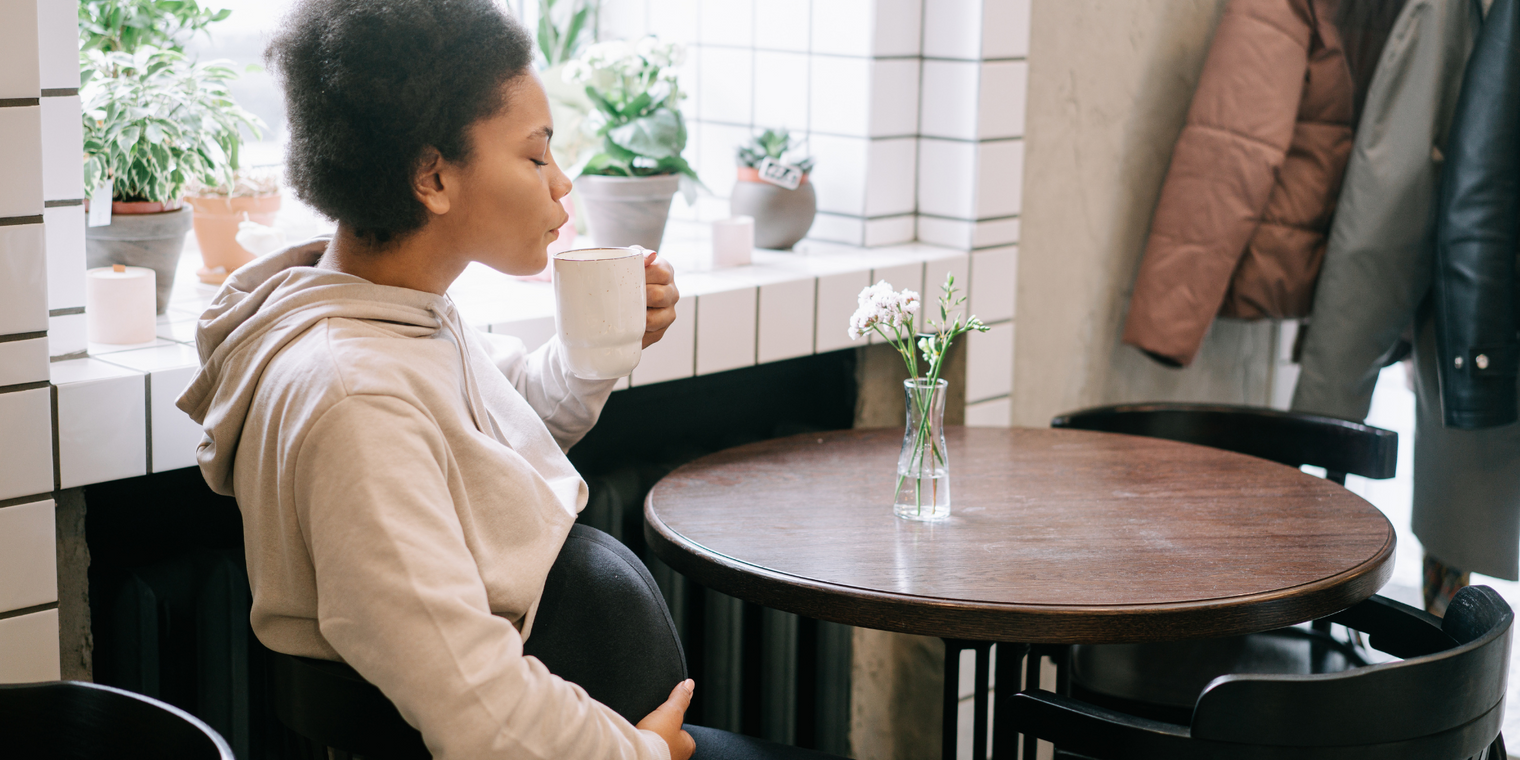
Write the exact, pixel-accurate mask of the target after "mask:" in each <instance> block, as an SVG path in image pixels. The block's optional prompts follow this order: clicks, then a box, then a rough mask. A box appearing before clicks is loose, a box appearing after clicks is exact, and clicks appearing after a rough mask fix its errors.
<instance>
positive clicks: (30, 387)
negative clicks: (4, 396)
mask: <svg viewBox="0 0 1520 760" xmlns="http://www.w3.org/2000/svg"><path fill="white" fill-rule="evenodd" d="M50 384H51V383H49V382H48V381H46V380H38V381H37V382H34V383H16V384H15V385H4V386H0V393H20V392H22V391H35V390H40V389H42V388H46V387H48V386H49V385H50Z"/></svg>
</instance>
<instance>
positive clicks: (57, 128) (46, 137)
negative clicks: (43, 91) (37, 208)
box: [41, 95, 85, 201]
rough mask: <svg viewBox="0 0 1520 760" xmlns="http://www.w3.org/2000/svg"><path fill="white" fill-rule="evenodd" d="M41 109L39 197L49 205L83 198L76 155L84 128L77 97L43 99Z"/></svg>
mask: <svg viewBox="0 0 1520 760" xmlns="http://www.w3.org/2000/svg"><path fill="white" fill-rule="evenodd" d="M41 108H42V197H43V199H44V200H49V201H58V200H76V199H79V198H83V197H84V194H85V193H84V176H83V174H84V173H83V172H82V171H81V170H80V165H79V154H80V146H82V145H84V124H83V123H82V122H81V120H80V110H79V109H80V106H79V96H78V95H71V96H67V97H49V98H43V99H42V106H41Z"/></svg>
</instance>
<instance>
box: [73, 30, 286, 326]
mask: <svg viewBox="0 0 1520 760" xmlns="http://www.w3.org/2000/svg"><path fill="white" fill-rule="evenodd" d="M228 13H229V11H227V10H225V9H223V10H209V9H205V8H202V7H201V6H200V5H199V4H198V3H197V2H196V1H195V0H173V1H172V2H170V1H168V0H85V1H84V2H82V3H80V6H79V33H80V79H81V82H82V86H81V88H80V92H79V94H80V99H81V101H82V105H83V111H84V113H83V119H84V138H85V139H84V159H85V162H84V174H85V177H84V179H85V188H86V191H87V192H88V193H90V196H91V201H87V202H86V203H87V204H89V203H91V202H101V203H104V202H106V201H107V200H109V202H110V205H111V214H110V216H109V224H107V225H106V226H95V227H88V228H86V233H85V242H86V260H87V262H88V265H89V266H91V267H98V266H106V265H109V264H134V265H140V266H147V267H150V268H152V269H153V270H154V271H155V273H156V274H157V288H158V312H159V313H160V314H162V313H163V312H164V309H165V308H166V307H167V305H168V300H169V292H170V290H171V289H172V288H173V284H174V272H175V269H176V268H177V264H178V260H179V254H180V251H181V250H182V249H183V248H184V241H185V233H186V232H188V231H189V229H190V225H191V215H192V214H191V211H190V210H189V209H188V208H185V207H183V204H182V203H181V200H180V198H181V196H182V194H183V192H184V188H185V186H186V184H187V183H188V182H190V181H191V180H192V179H193V180H196V181H198V182H201V183H203V184H205V185H210V186H216V185H223V184H229V183H230V182H231V180H232V172H233V170H235V169H236V168H237V165H238V148H239V147H240V145H241V144H242V138H241V134H240V131H239V130H240V129H242V128H247V129H249V130H250V131H251V132H253V133H254V134H258V129H259V127H260V126H261V122H260V121H259V120H258V118H257V117H255V116H253V115H252V114H250V113H248V112H247V111H244V110H243V109H241V108H239V107H238V106H237V104H236V103H234V102H233V100H232V97H231V95H230V94H229V93H228V89H227V83H228V82H230V81H232V80H233V79H235V78H237V72H236V70H235V69H234V68H233V65H232V64H231V63H228V62H211V63H206V64H196V63H193V62H191V61H189V60H188V59H187V58H186V57H185V55H184V51H183V50H182V48H181V45H182V43H183V41H184V39H185V38H186V37H188V36H189V35H190V34H194V33H196V32H199V31H203V30H204V29H206V27H207V26H208V25H210V24H212V23H214V22H217V21H220V20H222V19H224V18H226V17H227V15H228ZM99 215H100V214H99V209H97V210H96V216H99Z"/></svg>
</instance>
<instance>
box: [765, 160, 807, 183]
mask: <svg viewBox="0 0 1520 760" xmlns="http://www.w3.org/2000/svg"><path fill="white" fill-rule="evenodd" d="M755 171H757V172H759V173H760V179H761V180H762V181H765V182H769V183H771V184H772V185H776V186H778V187H784V188H786V189H788V190H796V189H797V186H798V185H801V184H802V170H801V169H799V168H797V167H795V166H792V165H791V164H783V163H781V162H780V161H777V160H775V159H773V158H766V159H765V160H763V161H761V162H760V165H759V166H756V167H755Z"/></svg>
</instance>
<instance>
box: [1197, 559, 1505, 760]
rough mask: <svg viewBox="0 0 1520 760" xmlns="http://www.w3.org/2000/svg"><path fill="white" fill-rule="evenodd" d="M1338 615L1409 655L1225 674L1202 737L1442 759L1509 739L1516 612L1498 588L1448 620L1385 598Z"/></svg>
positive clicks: (1207, 700)
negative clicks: (1310, 671)
mask: <svg viewBox="0 0 1520 760" xmlns="http://www.w3.org/2000/svg"><path fill="white" fill-rule="evenodd" d="M1330 619H1331V620H1332V621H1334V622H1338V623H1341V624H1343V625H1346V626H1347V627H1350V628H1355V629H1357V630H1363V631H1364V632H1365V633H1370V634H1371V644H1372V646H1373V647H1374V648H1377V649H1380V650H1383V651H1387V652H1388V653H1389V654H1393V655H1396V656H1406V657H1408V659H1405V660H1403V661H1401V662H1391V663H1386V664H1382V665H1372V666H1369V667H1365V668H1358V669H1354V670H1349V671H1345V672H1342V673H1331V674H1321V675H1299V676H1284V675H1228V676H1221V677H1219V678H1216V679H1214V681H1213V682H1211V683H1210V684H1209V685H1208V687H1207V688H1206V689H1205V690H1204V692H1203V694H1201V695H1200V696H1199V698H1198V704H1197V706H1196V707H1195V708H1194V711H1193V725H1192V737H1193V738H1194V739H1201V740H1209V741H1216V742H1228V743H1233V744H1243V745H1250V746H1275V747H1351V746H1364V747H1365V746H1368V745H1380V746H1383V747H1385V748H1387V752H1388V753H1389V754H1384V755H1382V756H1385V757H1395V756H1397V757H1420V758H1432V759H1433V760H1440V759H1442V758H1468V757H1473V756H1477V755H1479V754H1480V753H1482V752H1483V750H1484V748H1486V747H1488V746H1489V745H1490V743H1492V742H1493V741H1494V737H1496V736H1497V735H1498V734H1499V729H1500V727H1501V724H1502V721H1503V718H1504V689H1505V681H1506V678H1507V676H1508V673H1509V648H1510V638H1511V624H1512V623H1513V621H1514V613H1513V612H1512V611H1511V610H1510V608H1509V605H1507V604H1505V603H1504V600H1503V599H1502V598H1500V596H1499V595H1498V594H1497V593H1496V592H1494V590H1493V589H1491V588H1488V587H1487V586H1470V587H1467V588H1464V589H1462V590H1461V591H1460V592H1458V594H1457V596H1456V598H1455V599H1454V600H1453V601H1452V604H1451V606H1450V607H1449V608H1448V609H1447V613H1446V617H1445V619H1444V620H1443V619H1438V618H1435V617H1433V616H1431V615H1428V614H1426V613H1424V612H1422V611H1420V610H1416V609H1414V608H1412V607H1409V606H1407V605H1403V604H1399V603H1398V602H1394V601H1391V600H1388V599H1383V598H1381V597H1374V598H1372V599H1370V600H1368V601H1366V602H1363V603H1361V604H1359V605H1357V606H1355V607H1352V608H1351V609H1349V610H1346V611H1345V612H1342V613H1340V614H1338V615H1335V616H1332V618H1330ZM1395 749H1398V750H1399V751H1400V752H1401V754H1397V755H1395V754H1392V753H1393V752H1394V751H1395Z"/></svg>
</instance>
